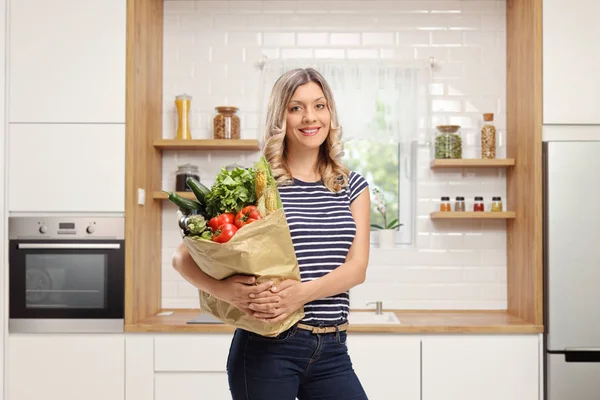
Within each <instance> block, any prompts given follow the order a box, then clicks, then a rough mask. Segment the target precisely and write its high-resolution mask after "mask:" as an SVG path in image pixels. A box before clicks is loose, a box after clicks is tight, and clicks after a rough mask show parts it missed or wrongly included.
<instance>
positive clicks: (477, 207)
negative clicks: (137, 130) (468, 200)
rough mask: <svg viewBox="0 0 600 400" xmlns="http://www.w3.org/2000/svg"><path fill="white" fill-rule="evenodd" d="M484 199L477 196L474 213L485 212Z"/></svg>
mask: <svg viewBox="0 0 600 400" xmlns="http://www.w3.org/2000/svg"><path fill="white" fill-rule="evenodd" d="M484 209H485V207H484V205H483V197H480V196H476V197H475V203H473V211H484Z"/></svg>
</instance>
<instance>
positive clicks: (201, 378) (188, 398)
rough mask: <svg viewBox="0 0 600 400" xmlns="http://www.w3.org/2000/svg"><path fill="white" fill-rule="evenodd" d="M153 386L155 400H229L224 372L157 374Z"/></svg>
mask: <svg viewBox="0 0 600 400" xmlns="http://www.w3.org/2000/svg"><path fill="white" fill-rule="evenodd" d="M154 385H155V386H154V399H155V400H173V399H177V400H231V393H230V392H229V384H228V383H227V373H226V372H190V373H188V372H179V373H160V372H159V373H157V374H156V376H155V377H154ZM265 400H266V399H265ZM274 400H275V399H274Z"/></svg>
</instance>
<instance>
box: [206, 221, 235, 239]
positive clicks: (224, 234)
mask: <svg viewBox="0 0 600 400" xmlns="http://www.w3.org/2000/svg"><path fill="white" fill-rule="evenodd" d="M236 232H237V228H236V227H235V225H233V224H223V225H221V226H219V228H218V229H217V230H216V231H215V233H214V235H213V237H212V241H213V242H217V243H225V242H229V239H231V238H232V237H233V235H235V233H236Z"/></svg>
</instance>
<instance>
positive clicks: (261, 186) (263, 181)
mask: <svg viewBox="0 0 600 400" xmlns="http://www.w3.org/2000/svg"><path fill="white" fill-rule="evenodd" d="M266 187H267V171H265V170H264V169H258V170H256V198H257V199H260V198H261V197H262V195H263V193H264V192H265V188H266Z"/></svg>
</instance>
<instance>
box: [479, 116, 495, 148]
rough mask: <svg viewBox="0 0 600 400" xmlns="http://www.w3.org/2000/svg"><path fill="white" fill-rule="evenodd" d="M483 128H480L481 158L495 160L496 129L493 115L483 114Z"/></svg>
mask: <svg viewBox="0 0 600 400" xmlns="http://www.w3.org/2000/svg"><path fill="white" fill-rule="evenodd" d="M483 120H484V121H485V122H484V123H483V127H482V128H481V158H485V159H492V158H496V127H495V126H494V114H493V113H487V114H483Z"/></svg>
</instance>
